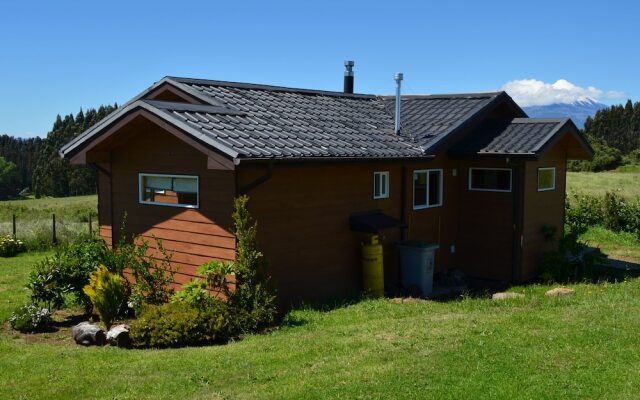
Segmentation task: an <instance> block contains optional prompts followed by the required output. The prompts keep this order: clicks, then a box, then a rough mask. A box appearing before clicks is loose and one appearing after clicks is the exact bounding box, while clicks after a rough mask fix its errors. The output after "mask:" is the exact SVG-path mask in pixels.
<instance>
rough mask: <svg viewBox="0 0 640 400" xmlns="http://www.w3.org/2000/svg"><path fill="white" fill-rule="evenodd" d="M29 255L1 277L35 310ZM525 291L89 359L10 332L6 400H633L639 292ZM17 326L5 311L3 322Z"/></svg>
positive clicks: (3, 297)
mask: <svg viewBox="0 0 640 400" xmlns="http://www.w3.org/2000/svg"><path fill="white" fill-rule="evenodd" d="M42 256H43V255H28V256H22V257H19V258H15V259H12V260H10V261H9V262H6V261H5V260H2V266H1V268H2V269H3V270H7V271H9V272H8V273H9V274H10V275H11V276H12V278H9V279H8V280H7V279H5V280H3V281H2V282H3V283H2V287H1V288H2V290H0V303H1V304H3V305H4V304H9V303H11V304H13V303H15V302H19V301H22V299H23V298H24V297H25V294H24V293H23V292H22V291H21V290H20V289H19V286H20V285H21V284H22V283H23V279H24V278H25V277H26V274H27V273H28V271H29V269H30V268H31V265H32V263H33V262H34V261H35V260H36V259H37V258H39V257H42ZM6 274H7V273H6V272H3V275H6ZM572 287H573V288H574V289H575V290H576V295H575V296H574V297H572V298H566V299H549V298H546V297H545V296H544V295H543V293H544V291H545V290H547V289H548V288H549V287H547V286H537V285H536V286H529V287H525V288H514V289H513V290H515V291H518V292H522V293H525V294H526V296H525V298H523V299H515V300H507V301H502V302H494V301H491V300H489V299H472V298H466V299H461V300H459V301H451V302H446V303H438V302H429V301H414V302H410V303H404V304H398V303H396V302H394V301H392V300H388V299H383V300H367V301H362V302H359V303H357V304H353V305H349V306H345V307H342V308H338V309H335V310H333V311H328V312H321V311H314V310H301V311H295V312H292V313H291V314H289V315H288V316H287V318H286V320H285V324H284V326H283V327H282V328H281V329H278V330H276V331H274V332H271V333H269V334H265V335H255V336H249V337H247V338H246V339H244V340H242V341H239V342H235V343H231V344H229V345H225V346H212V347H201V348H184V349H175V350H121V349H116V348H108V347H105V348H82V347H79V346H76V345H74V344H72V342H71V338H70V337H69V336H68V334H60V333H50V334H46V335H42V334H40V335H21V334H17V333H14V332H11V331H8V330H7V328H6V324H5V326H4V327H3V329H2V330H1V331H0V398H2V399H22V398H29V399H48V398H56V399H58V398H60V399H67V398H68V399H76V398H92V399H156V398H158V399H160V398H194V399H222V398H229V399H258V398H268V399H273V398H279V399H301V398H303V399H326V398H332V399H341V398H350V399H351V398H363V399H377V398H379V399H383V398H384V399H386V398H400V399H414V398H438V399H478V398H505V399H506V398H509V399H510V398H536V399H537V398H541V399H544V398H549V399H552V398H553V399H555V398H574V399H583V398H607V399H627V398H634V397H636V396H637V393H638V391H640V378H639V377H638V373H637V371H638V370H639V369H640V346H638V337H637V323H638V321H640V280H630V281H627V282H623V283H618V284H602V285H588V284H581V285H573V286H572ZM0 313H2V314H0V315H1V316H2V317H1V318H2V319H6V316H7V311H6V307H3V308H2V309H1V311H0Z"/></svg>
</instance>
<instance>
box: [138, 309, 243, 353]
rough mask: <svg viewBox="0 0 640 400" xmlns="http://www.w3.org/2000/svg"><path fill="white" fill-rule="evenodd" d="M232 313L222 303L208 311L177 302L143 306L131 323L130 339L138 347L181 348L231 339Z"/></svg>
mask: <svg viewBox="0 0 640 400" xmlns="http://www.w3.org/2000/svg"><path fill="white" fill-rule="evenodd" d="M229 320H230V319H229V314H228V310H227V307H226V306H225V305H224V303H222V302H217V303H216V304H215V305H214V306H211V307H208V308H207V309H206V310H198V309H196V308H193V307H190V306H189V305H188V304H185V303H181V302H176V303H168V304H163V305H159V306H158V305H146V306H143V308H142V311H141V313H140V316H139V317H138V319H136V320H134V321H133V322H132V323H131V330H130V335H131V340H132V342H133V343H134V345H135V346H138V347H180V346H189V345H198V344H204V343H210V342H224V341H226V340H227V339H228V338H229Z"/></svg>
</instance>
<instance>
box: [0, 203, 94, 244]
mask: <svg viewBox="0 0 640 400" xmlns="http://www.w3.org/2000/svg"><path fill="white" fill-rule="evenodd" d="M97 201H98V198H97V196H96V195H92V196H77V197H65V198H43V199H28V200H10V201H0V235H2V234H9V233H11V232H12V221H11V219H12V215H14V214H15V215H16V226H17V229H16V236H17V237H18V238H19V239H22V240H24V241H25V242H26V244H27V246H28V247H29V248H31V249H41V248H46V247H47V246H48V245H50V243H51V239H52V221H51V220H52V217H51V216H52V214H55V215H56V234H57V235H56V236H57V239H58V241H59V242H61V243H65V242H68V241H69V240H72V239H73V238H74V237H77V235H78V234H79V233H84V232H88V231H89V225H88V220H89V214H91V215H92V218H93V226H94V228H96V227H97V218H96V216H97V212H98V210H97Z"/></svg>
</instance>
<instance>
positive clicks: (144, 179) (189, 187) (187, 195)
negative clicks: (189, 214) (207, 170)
mask: <svg viewBox="0 0 640 400" xmlns="http://www.w3.org/2000/svg"><path fill="white" fill-rule="evenodd" d="M138 181H139V192H140V194H139V200H140V203H142V204H156V205H161V206H172V207H187V208H197V207H198V205H199V193H198V192H199V191H198V177H197V176H192V175H161V174H142V173H141V174H138Z"/></svg>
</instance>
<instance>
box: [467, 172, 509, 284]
mask: <svg viewBox="0 0 640 400" xmlns="http://www.w3.org/2000/svg"><path fill="white" fill-rule="evenodd" d="M469 168H509V166H508V165H507V163H506V160H505V159H501V160H477V161H473V160H465V161H461V162H460V164H459V168H458V176H459V178H458V184H459V186H458V207H457V209H458V221H459V225H458V244H457V246H456V252H457V254H458V261H457V262H458V265H459V266H460V268H461V269H462V270H463V271H464V272H465V273H466V274H467V275H469V276H472V277H479V278H487V279H494V280H505V281H507V280H510V279H511V275H512V269H513V268H512V266H513V254H512V253H513V252H512V246H513V222H514V221H513V199H514V193H513V192H481V191H472V190H469ZM516 179H518V178H517V174H516V173H515V171H513V172H512V180H513V181H514V182H515V180H516Z"/></svg>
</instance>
